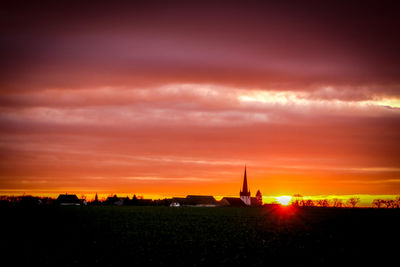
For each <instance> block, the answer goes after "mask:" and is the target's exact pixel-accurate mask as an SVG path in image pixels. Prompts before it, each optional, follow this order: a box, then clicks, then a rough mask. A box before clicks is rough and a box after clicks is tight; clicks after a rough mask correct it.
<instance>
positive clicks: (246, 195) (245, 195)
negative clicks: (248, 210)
mask: <svg viewBox="0 0 400 267" xmlns="http://www.w3.org/2000/svg"><path fill="white" fill-rule="evenodd" d="M240 199H241V200H242V201H243V202H244V204H246V205H247V206H250V205H251V197H250V191H249V190H248V187H247V173H246V166H244V178H243V190H242V191H240Z"/></svg>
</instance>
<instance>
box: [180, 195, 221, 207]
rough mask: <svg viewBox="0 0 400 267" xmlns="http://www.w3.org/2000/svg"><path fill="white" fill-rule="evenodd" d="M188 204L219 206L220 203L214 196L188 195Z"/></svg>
mask: <svg viewBox="0 0 400 267" xmlns="http://www.w3.org/2000/svg"><path fill="white" fill-rule="evenodd" d="M186 203H187V204H188V205H217V204H218V202H217V201H216V200H215V198H214V197H213V196H198V195H188V196H187V197H186Z"/></svg>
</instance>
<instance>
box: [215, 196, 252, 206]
mask: <svg viewBox="0 0 400 267" xmlns="http://www.w3.org/2000/svg"><path fill="white" fill-rule="evenodd" d="M219 203H220V205H221V206H232V207H246V206H247V205H246V204H245V203H244V202H243V200H241V199H240V198H238V197H224V198H222V199H221V200H220V201H219Z"/></svg>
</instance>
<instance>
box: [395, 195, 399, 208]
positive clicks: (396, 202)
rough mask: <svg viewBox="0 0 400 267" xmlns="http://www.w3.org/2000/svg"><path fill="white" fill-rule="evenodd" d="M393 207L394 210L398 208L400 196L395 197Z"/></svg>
mask: <svg viewBox="0 0 400 267" xmlns="http://www.w3.org/2000/svg"><path fill="white" fill-rule="evenodd" d="M395 206H396V208H400V196H398V197H396V199H395Z"/></svg>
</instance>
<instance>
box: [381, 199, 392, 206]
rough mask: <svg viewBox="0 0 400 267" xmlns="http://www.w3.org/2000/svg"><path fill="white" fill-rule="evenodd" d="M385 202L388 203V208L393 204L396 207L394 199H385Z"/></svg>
mask: <svg viewBox="0 0 400 267" xmlns="http://www.w3.org/2000/svg"><path fill="white" fill-rule="evenodd" d="M383 203H384V204H385V205H386V208H390V207H392V206H393V207H394V200H393V199H388V200H385V201H384V202H383Z"/></svg>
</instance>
